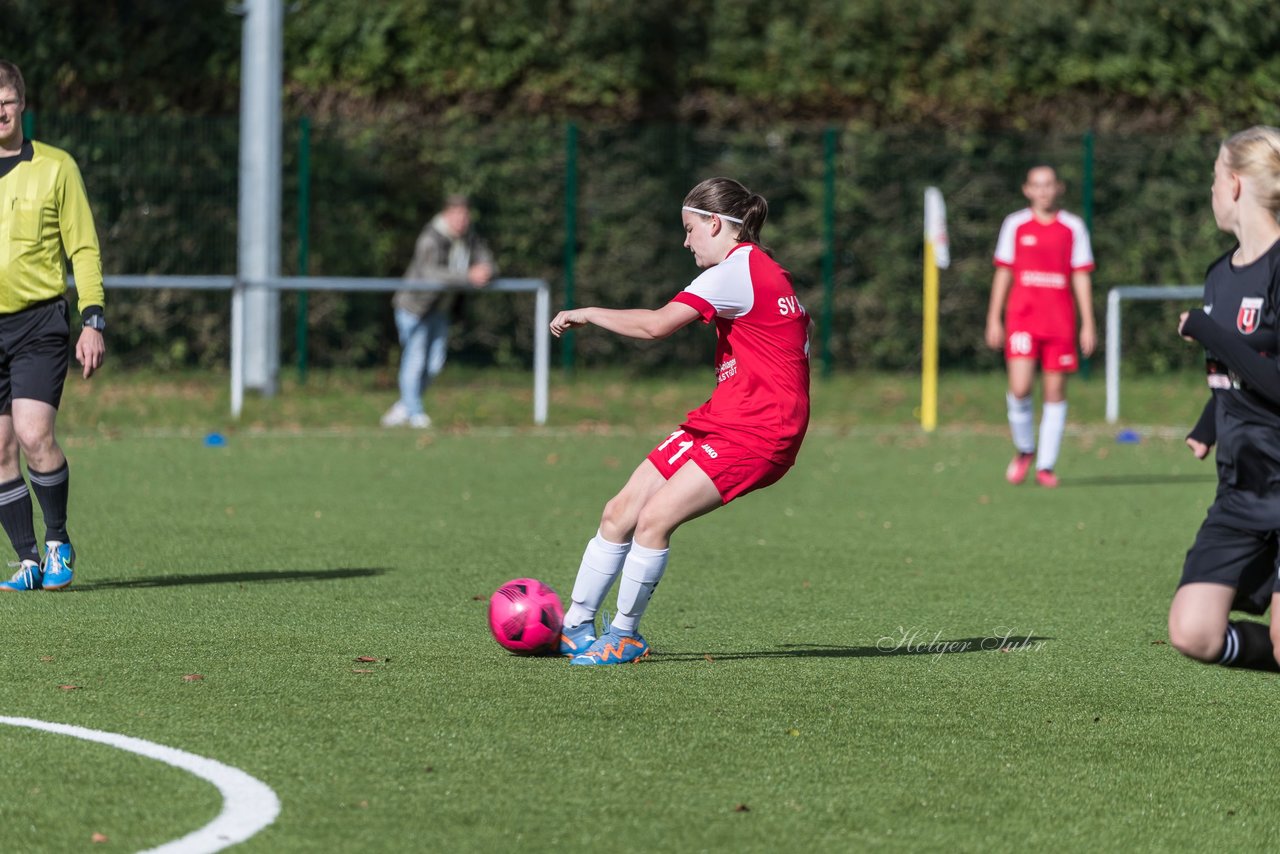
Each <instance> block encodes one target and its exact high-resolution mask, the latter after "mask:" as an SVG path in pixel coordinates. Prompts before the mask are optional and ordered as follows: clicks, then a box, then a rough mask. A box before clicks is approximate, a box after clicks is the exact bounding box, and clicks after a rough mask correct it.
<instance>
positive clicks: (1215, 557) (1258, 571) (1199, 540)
mask: <svg viewBox="0 0 1280 854" xmlns="http://www.w3.org/2000/svg"><path fill="white" fill-rule="evenodd" d="M1278 558H1280V539H1278V538H1277V534H1276V532H1275V531H1250V530H1247V529H1244V528H1233V527H1230V526H1229V525H1223V524H1222V523H1220V522H1215V521H1213V520H1212V519H1209V520H1206V521H1205V523H1204V524H1203V525H1201V526H1200V532H1199V533H1198V534H1196V541H1195V543H1193V544H1192V546H1191V549H1190V550H1189V551H1188V552H1187V559H1186V562H1185V563H1183V565H1182V580H1181V581H1179V582H1178V586H1179V587H1181V586H1182V585H1184V584H1196V583H1208V584H1222V585H1224V586H1227V587H1234V588H1235V589H1236V596H1235V600H1234V601H1233V602H1232V604H1231V609H1232V610H1233V611H1244V612H1245V613H1248V614H1263V613H1266V610H1267V607H1268V606H1269V605H1270V604H1271V596H1272V594H1274V593H1277V592H1280V583H1278V576H1277V559H1278Z"/></svg>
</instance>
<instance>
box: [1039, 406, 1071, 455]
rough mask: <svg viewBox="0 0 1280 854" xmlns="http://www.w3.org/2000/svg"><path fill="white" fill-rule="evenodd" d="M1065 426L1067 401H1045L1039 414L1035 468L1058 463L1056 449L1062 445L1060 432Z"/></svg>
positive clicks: (1061, 432)
mask: <svg viewBox="0 0 1280 854" xmlns="http://www.w3.org/2000/svg"><path fill="white" fill-rule="evenodd" d="M1066 427H1067V402H1066V401H1065V400H1060V401H1058V402H1057V403H1046V404H1045V405H1044V412H1043V413H1041V415H1040V452H1039V453H1038V454H1036V468H1037V469H1052V468H1053V467H1054V466H1055V465H1057V463H1058V449H1059V448H1061V447H1062V434H1063V432H1065V430H1066Z"/></svg>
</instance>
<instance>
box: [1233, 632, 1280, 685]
mask: <svg viewBox="0 0 1280 854" xmlns="http://www.w3.org/2000/svg"><path fill="white" fill-rule="evenodd" d="M1218 663H1219V664H1221V665H1222V666H1224V667H1246V668H1248V669H1249V670H1268V671H1270V672H1272V673H1277V672H1280V664H1277V663H1276V657H1275V653H1274V652H1273V650H1272V646H1271V629H1270V628H1269V627H1268V626H1266V625H1265V624H1263V623H1254V622H1251V621H1248V620H1239V621H1237V622H1232V623H1227V638H1226V646H1225V647H1224V648H1223V650H1222V658H1219V659H1218Z"/></svg>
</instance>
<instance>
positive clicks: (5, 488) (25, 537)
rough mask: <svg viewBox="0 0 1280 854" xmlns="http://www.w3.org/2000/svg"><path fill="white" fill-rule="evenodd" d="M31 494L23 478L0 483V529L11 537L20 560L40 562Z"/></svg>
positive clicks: (10, 539) (10, 540)
mask: <svg viewBox="0 0 1280 854" xmlns="http://www.w3.org/2000/svg"><path fill="white" fill-rule="evenodd" d="M31 510H32V505H31V492H30V490H28V489H27V482H26V481H25V480H23V479H22V478H21V477H17V478H14V479H13V480H9V481H5V482H4V483H0V527H3V528H4V532H5V533H6V534H8V535H9V542H11V543H13V550H14V551H15V552H17V553H18V559H19V560H33V561H35V562H36V563H39V562H40V553H39V552H38V551H36V526H35V522H34V521H32V519H31Z"/></svg>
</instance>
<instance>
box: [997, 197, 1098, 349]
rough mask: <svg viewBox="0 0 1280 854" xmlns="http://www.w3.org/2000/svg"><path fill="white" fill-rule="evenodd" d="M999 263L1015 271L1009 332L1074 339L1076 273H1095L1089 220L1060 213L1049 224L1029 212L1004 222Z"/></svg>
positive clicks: (1007, 309) (1007, 307)
mask: <svg viewBox="0 0 1280 854" xmlns="http://www.w3.org/2000/svg"><path fill="white" fill-rule="evenodd" d="M994 260H995V264H996V266H997V267H1008V268H1010V269H1011V270H1012V271H1013V286H1012V287H1011V288H1010V289H1009V299H1008V301H1007V302H1006V303H1005V311H1004V317H1005V330H1006V331H1018V332H1030V333H1032V334H1033V335H1039V336H1044V337H1046V338H1074V337H1075V334H1076V299H1075V292H1074V291H1073V290H1072V289H1071V274H1072V273H1076V272H1084V271H1089V270H1092V269H1093V249H1092V248H1090V246H1089V231H1088V229H1086V228H1085V227H1084V220H1082V219H1080V217H1078V216H1076V215H1075V214H1070V213H1067V212H1066V211H1058V213H1057V215H1056V216H1055V217H1054V218H1053V221H1052V222H1050V223H1047V224H1046V223H1042V222H1040V221H1038V220H1037V219H1036V218H1035V215H1034V214H1033V213H1032V212H1031V209H1030V208H1024V209H1023V210H1020V211H1018V212H1017V213H1012V214H1009V216H1007V217H1005V220H1004V224H1003V225H1001V226H1000V237H999V239H998V240H997V241H996V254H995V259H994Z"/></svg>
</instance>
